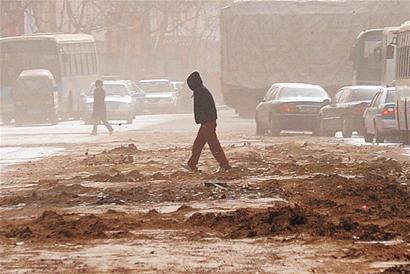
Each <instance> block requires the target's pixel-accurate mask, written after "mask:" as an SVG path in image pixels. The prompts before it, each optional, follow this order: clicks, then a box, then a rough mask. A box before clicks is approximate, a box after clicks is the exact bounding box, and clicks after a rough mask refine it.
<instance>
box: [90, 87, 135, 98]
mask: <svg viewBox="0 0 410 274" xmlns="http://www.w3.org/2000/svg"><path fill="white" fill-rule="evenodd" d="M94 89H95V85H94V84H93V85H92V86H91V89H90V91H89V93H88V96H94ZM103 89H104V90H105V96H126V95H129V94H128V90H127V88H126V86H125V85H123V84H104V85H103Z"/></svg>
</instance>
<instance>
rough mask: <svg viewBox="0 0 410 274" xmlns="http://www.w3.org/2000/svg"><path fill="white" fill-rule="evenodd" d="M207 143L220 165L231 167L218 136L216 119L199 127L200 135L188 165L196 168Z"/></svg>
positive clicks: (197, 137)
mask: <svg viewBox="0 0 410 274" xmlns="http://www.w3.org/2000/svg"><path fill="white" fill-rule="evenodd" d="M206 143H208V145H209V148H210V149H211V152H212V155H213V156H214V157H215V159H216V160H217V161H218V163H219V166H220V167H229V162H228V159H226V156H225V153H224V151H223V149H222V147H221V144H220V143H219V140H218V137H217V136H216V121H210V122H206V123H205V124H203V125H201V127H200V128H199V131H198V135H197V136H196V139H195V141H194V145H193V146H192V156H191V158H190V159H189V161H188V165H189V166H190V167H191V168H193V169H195V168H196V165H197V164H198V161H199V157H200V156H201V152H202V149H203V148H204V146H205V144H206Z"/></svg>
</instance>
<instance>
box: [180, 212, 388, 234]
mask: <svg viewBox="0 0 410 274" xmlns="http://www.w3.org/2000/svg"><path fill="white" fill-rule="evenodd" d="M186 223H187V224H189V225H192V226H194V227H203V228H207V229H210V230H212V231H216V232H219V233H222V234H223V235H224V236H225V237H228V238H245V237H256V236H270V235H280V234H294V233H308V234H311V235H314V236H333V237H336V238H342V239H345V238H351V236H352V235H356V236H355V237H357V238H360V239H362V240H389V239H392V238H393V237H395V236H396V234H394V233H391V232H388V231H384V230H383V229H382V228H380V227H379V226H376V225H361V224H359V223H358V222H356V221H354V220H352V219H350V218H341V219H340V220H339V222H337V223H334V222H332V221H331V219H330V218H329V217H327V216H323V215H320V214H316V213H314V212H309V211H307V210H305V209H303V208H301V207H298V206H297V207H290V206H286V207H282V208H268V209H239V210H236V211H233V212H228V213H205V214H202V213H195V214H193V215H192V216H191V217H190V218H189V219H188V220H187V222H186Z"/></svg>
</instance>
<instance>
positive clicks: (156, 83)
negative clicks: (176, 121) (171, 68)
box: [138, 79, 177, 113]
mask: <svg viewBox="0 0 410 274" xmlns="http://www.w3.org/2000/svg"><path fill="white" fill-rule="evenodd" d="M138 86H139V87H140V88H141V89H143V90H144V91H145V101H144V107H145V110H146V111H148V112H150V113H175V112H176V111H177V106H176V97H177V92H176V91H175V90H174V88H173V87H172V85H171V83H170V81H169V80H168V79H153V80H141V81H139V82H138Z"/></svg>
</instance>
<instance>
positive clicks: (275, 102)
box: [255, 83, 330, 136]
mask: <svg viewBox="0 0 410 274" xmlns="http://www.w3.org/2000/svg"><path fill="white" fill-rule="evenodd" d="M329 103H330V97H329V95H328V94H327V93H326V91H325V90H324V89H323V88H322V87H320V86H316V85H309V84H298V83H279V84H273V85H272V86H271V87H270V89H269V90H268V92H267V93H266V95H265V97H264V99H263V100H262V102H261V103H260V104H259V105H258V106H257V107H256V116H255V119H256V133H257V134H263V133H266V132H268V131H270V133H271V135H273V136H277V135H279V134H280V132H281V131H282V130H303V131H306V130H307V131H313V132H316V131H317V130H318V127H317V119H318V114H319V110H320V109H321V108H322V107H323V106H324V105H326V104H329Z"/></svg>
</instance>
